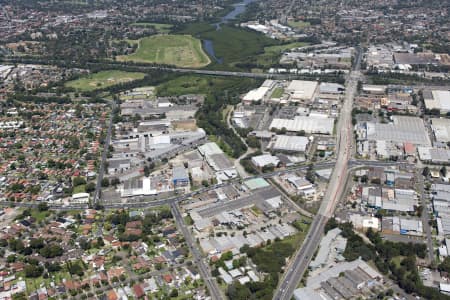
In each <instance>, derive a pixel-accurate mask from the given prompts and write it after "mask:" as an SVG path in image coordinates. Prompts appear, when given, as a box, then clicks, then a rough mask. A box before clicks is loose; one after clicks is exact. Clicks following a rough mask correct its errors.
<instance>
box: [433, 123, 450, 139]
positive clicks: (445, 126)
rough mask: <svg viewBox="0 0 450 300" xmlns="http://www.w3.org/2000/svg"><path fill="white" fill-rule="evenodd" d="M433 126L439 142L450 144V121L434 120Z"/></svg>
mask: <svg viewBox="0 0 450 300" xmlns="http://www.w3.org/2000/svg"><path fill="white" fill-rule="evenodd" d="M431 124H432V126H431V127H432V128H433V132H434V136H435V137H436V140H437V141H438V142H450V120H449V119H444V118H440V119H437V118H433V119H431Z"/></svg>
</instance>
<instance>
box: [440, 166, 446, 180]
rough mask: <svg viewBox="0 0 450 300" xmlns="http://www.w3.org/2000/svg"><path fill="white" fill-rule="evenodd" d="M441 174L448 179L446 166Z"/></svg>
mask: <svg viewBox="0 0 450 300" xmlns="http://www.w3.org/2000/svg"><path fill="white" fill-rule="evenodd" d="M441 174H442V177H447V167H446V166H443V167H442V168H441Z"/></svg>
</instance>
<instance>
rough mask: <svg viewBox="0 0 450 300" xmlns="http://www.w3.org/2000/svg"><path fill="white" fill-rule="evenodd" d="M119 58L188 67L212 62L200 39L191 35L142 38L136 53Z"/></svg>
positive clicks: (121, 59) (119, 58)
mask: <svg viewBox="0 0 450 300" xmlns="http://www.w3.org/2000/svg"><path fill="white" fill-rule="evenodd" d="M117 60H118V61H134V62H144V63H158V64H167V65H175V66H178V67H188V68H200V67H204V66H206V65H208V64H209V63H210V60H209V57H208V55H206V54H205V52H203V49H202V45H201V42H200V40H198V39H195V38H193V37H192V36H190V35H155V36H151V37H146V38H142V39H140V40H139V46H138V48H137V50H136V52H135V53H133V54H130V55H122V56H118V57H117Z"/></svg>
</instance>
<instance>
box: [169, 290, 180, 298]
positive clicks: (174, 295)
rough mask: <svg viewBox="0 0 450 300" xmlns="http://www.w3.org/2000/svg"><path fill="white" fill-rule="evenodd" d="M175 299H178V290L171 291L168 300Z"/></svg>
mask: <svg viewBox="0 0 450 300" xmlns="http://www.w3.org/2000/svg"><path fill="white" fill-rule="evenodd" d="M176 297H178V290H177V289H173V290H172V291H171V292H170V298H176Z"/></svg>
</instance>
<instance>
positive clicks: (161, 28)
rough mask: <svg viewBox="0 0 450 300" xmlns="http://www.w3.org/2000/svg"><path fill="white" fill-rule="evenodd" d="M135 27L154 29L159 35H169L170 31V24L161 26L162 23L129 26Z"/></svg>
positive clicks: (140, 23)
mask: <svg viewBox="0 0 450 300" xmlns="http://www.w3.org/2000/svg"><path fill="white" fill-rule="evenodd" d="M130 25H131V26H135V27H154V28H155V29H156V31H158V32H159V33H169V32H170V30H171V29H172V27H173V25H172V24H163V23H150V22H136V23H132V24H130Z"/></svg>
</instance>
